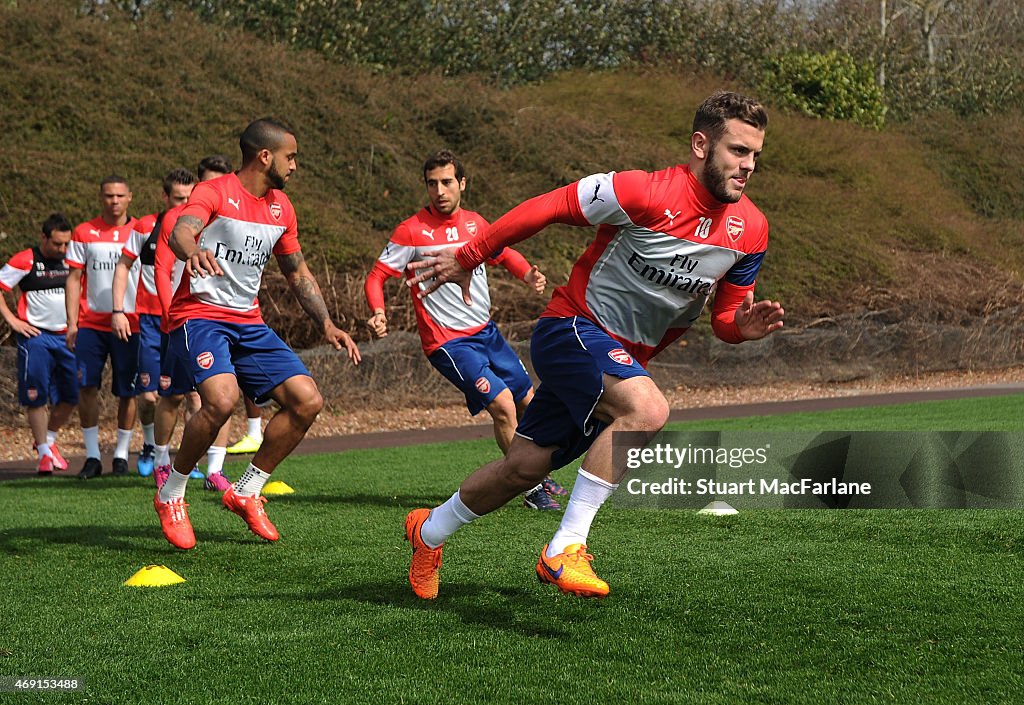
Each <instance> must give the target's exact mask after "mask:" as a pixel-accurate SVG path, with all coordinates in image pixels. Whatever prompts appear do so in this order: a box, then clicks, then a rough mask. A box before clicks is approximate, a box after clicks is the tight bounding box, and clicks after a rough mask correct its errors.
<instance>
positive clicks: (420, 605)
mask: <svg viewBox="0 0 1024 705" xmlns="http://www.w3.org/2000/svg"><path fill="white" fill-rule="evenodd" d="M265 597H266V598H267V599H272V600H277V599H279V598H281V599H289V600H294V599H295V597H296V596H295V594H289V595H267V596H265ZM305 599H307V600H310V601H314V602H320V601H323V602H335V601H338V600H351V601H353V602H358V603H362V604H365V605H372V606H376V607H382V608H387V609H394V608H400V609H411V610H417V611H424V612H449V613H451V614H454V615H455V616H456V617H458V618H459V619H460V620H461V621H462V622H463V623H464V624H473V625H478V626H482V627H487V628H491V629H500V630H502V631H509V632H515V633H517V634H521V635H523V636H527V637H543V638H546V639H564V638H565V637H567V636H569V635H571V634H572V633H574V632H575V631H576V628H574V627H573V626H572V625H567V626H565V627H563V626H561V625H559V624H557V623H556V621H557V620H556V619H553V618H552V615H551V614H549V613H548V610H547V608H546V607H545V602H546V600H543V599H542V596H541V595H538V593H537V592H536V591H534V590H529V589H527V588H521V587H507V586H505V587H499V586H495V585H493V584H488V585H484V584H480V583H452V584H448V585H442V586H441V594H440V595H439V596H438V598H437V599H436V600H421V599H420V598H418V597H416V596H415V595H414V594H413V593H412V591H411V589H410V587H409V585H408V583H406V582H405V581H404V580H388V581H369V582H363V583H358V584H353V585H346V586H344V587H341V588H339V589H337V590H322V591H320V592H316V593H307V594H306V595H305Z"/></svg>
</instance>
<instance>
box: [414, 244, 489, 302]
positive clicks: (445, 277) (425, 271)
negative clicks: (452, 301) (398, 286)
mask: <svg viewBox="0 0 1024 705" xmlns="http://www.w3.org/2000/svg"><path fill="white" fill-rule="evenodd" d="M409 269H410V271H412V272H415V273H416V276H415V277H413V278H412V279H406V280H405V283H406V284H407V285H408V286H409V287H410V288H412V287H414V286H418V285H419V284H423V285H424V287H425V288H423V289H422V290H421V291H420V292H419V293H418V294H416V296H417V297H418V298H420V299H422V298H424V297H425V296H429V295H430V294H432V293H434V292H435V291H437V290H438V289H439V288H441V285H442V284H444V283H446V282H452V283H453V284H458V285H459V288H461V289H462V300H463V301H465V302H466V305H467V306H472V305H473V299H472V297H471V296H470V295H469V282H470V279H471V278H472V277H473V272H467V271H466V270H465V269H463V268H462V265H461V264H459V261H458V260H457V259H455V250H435V251H433V252H424V253H423V259H421V260H419V261H417V262H410V263H409Z"/></svg>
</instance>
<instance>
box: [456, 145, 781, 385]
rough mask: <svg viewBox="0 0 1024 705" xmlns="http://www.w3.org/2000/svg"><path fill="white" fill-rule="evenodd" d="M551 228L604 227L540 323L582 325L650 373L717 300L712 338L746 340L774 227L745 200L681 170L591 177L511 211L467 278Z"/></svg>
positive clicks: (472, 255)
mask: <svg viewBox="0 0 1024 705" xmlns="http://www.w3.org/2000/svg"><path fill="white" fill-rule="evenodd" d="M552 223H565V224H568V225H581V226H586V225H597V226H599V227H598V230H597V237H596V238H595V239H594V241H593V242H592V243H591V244H590V246H589V247H588V248H587V250H586V252H584V253H583V256H582V257H580V258H579V260H577V262H576V264H575V265H574V266H573V269H572V274H571V275H570V277H569V283H568V284H567V285H566V286H562V287H559V288H558V289H556V290H555V292H554V295H553V296H552V299H551V303H550V304H549V305H548V308H547V310H546V311H545V312H544V314H543V316H547V317H552V316H555V317H561V316H576V315H581V316H585V317H586V318H589V319H590V320H592V321H594V322H595V323H596V324H598V325H599V326H601V327H602V328H603V329H604V330H605V331H607V332H608V333H609V334H610V335H611V336H612V337H613V338H615V339H616V340H618V341H620V342H621V343H622V344H623V347H624V348H625V349H626V350H627V351H628V352H629V353H630V354H632V355H633V357H635V358H636V359H637V360H638V361H639V362H640V363H641V364H644V365H646V364H647V362H648V361H650V359H651V358H652V357H654V356H655V355H656V354H658V352H660V351H661V350H663V349H664V348H665V347H666V346H667V345H669V344H670V343H672V341H674V340H676V339H677V338H679V336H681V335H682V334H683V333H685V332H686V330H687V329H688V328H689V327H690V326H691V325H692V324H693V323H694V321H696V320H697V318H698V317H699V316H700V313H701V311H702V310H703V308H704V305H705V304H706V303H707V300H708V298H709V297H710V296H711V295H712V293H715V307H714V311H713V315H712V326H713V328H714V331H715V333H716V334H717V335H718V337H719V338H721V339H722V340H725V341H726V342H733V343H735V342H740V340H742V336H741V335H740V334H739V331H738V329H737V328H736V324H735V320H734V319H735V311H736V309H737V308H738V307H739V305H740V303H741V302H742V301H743V297H744V295H745V294H746V292H747V291H750V290H752V289H753V288H754V281H755V279H756V277H757V272H758V270H759V269H760V266H761V261H762V260H763V258H764V255H765V251H766V250H767V248H768V221H767V219H766V218H765V217H764V214H762V213H761V211H760V210H758V208H757V207H756V206H755V205H754V204H753V203H752V202H751V201H750V199H748V198H747V197H746V196H743V197H741V198H740V200H739V201H738V202H737V203H730V204H726V203H721V202H719V201H718V200H716V199H715V198H714V197H713V196H712V195H711V194H710V193H709V192H708V191H707V189H705V188H704V186H703V185H701V183H700V182H699V181H698V180H697V178H696V177H695V176H694V175H693V174H692V173H691V172H690V169H689V167H688V166H683V165H680V166H675V167H671V168H668V169H664V170H662V171H657V172H653V173H649V172H643V171H625V172H621V173H615V172H611V173H608V174H594V175H592V176H588V177H585V178H583V179H581V180H579V181H578V182H576V183H574V184H569V185H568V186H566V187H564V188H560V189H556V190H555V191H551V192H550V193H547V194H544V195H542V196H537V197H536V198H532V199H530V200H528V201H526V202H525V203H522V204H520V205H519V206H517V207H515V208H513V209H512V210H511V211H509V212H508V213H507V214H505V215H504V216H502V217H501V218H499V219H498V220H497V221H495V223H494V224H493V226H492V227H491V231H490V233H489V234H488V235H487V237H486V238H484V239H483V240H482V241H476V242H473V243H470V244H469V245H467V246H466V247H464V248H462V249H461V250H459V251H458V252H457V253H456V257H457V259H458V261H459V263H460V264H461V265H462V266H463V268H465V269H470V268H472V267H475V266H477V265H478V264H479V262H481V261H482V258H483V257H484V256H486V255H485V252H486V251H487V250H488V249H490V248H495V247H502V246H506V245H510V244H513V243H515V242H518V241H520V240H522V239H525V238H527V237H529V236H530V235H532V234H534V233H536V232H538V231H539V230H540V229H541V228H543V227H545V226H547V225H550V224H552Z"/></svg>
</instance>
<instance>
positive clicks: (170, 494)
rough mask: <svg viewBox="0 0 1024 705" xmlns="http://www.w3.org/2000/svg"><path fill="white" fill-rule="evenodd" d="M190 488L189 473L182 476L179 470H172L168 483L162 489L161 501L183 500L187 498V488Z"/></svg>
mask: <svg viewBox="0 0 1024 705" xmlns="http://www.w3.org/2000/svg"><path fill="white" fill-rule="evenodd" d="M186 487H188V473H187V472H186V473H185V474H184V475H182V474H181V473H180V472H178V471H177V470H173V469H172V470H171V472H170V474H169V475H168V476H167V482H165V483H164V486H163V487H161V488H160V501H161V502H170V501H171V500H174V499H181V498H182V497H184V496H185V488H186Z"/></svg>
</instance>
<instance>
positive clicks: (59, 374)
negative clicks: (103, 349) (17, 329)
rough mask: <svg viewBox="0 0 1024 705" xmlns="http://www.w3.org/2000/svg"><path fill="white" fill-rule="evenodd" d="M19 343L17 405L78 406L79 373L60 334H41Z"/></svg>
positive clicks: (73, 356) (47, 332)
mask: <svg viewBox="0 0 1024 705" xmlns="http://www.w3.org/2000/svg"><path fill="white" fill-rule="evenodd" d="M15 340H16V341H17V343H18V402H19V403H20V404H21V405H22V406H29V407H36V406H46V405H47V404H58V403H60V402H67V403H68V404H77V403H78V369H77V365H76V363H75V354H74V353H73V352H71V351H70V350H68V346H67V340H66V339H65V336H64V334H63V333H51V332H50V331H45V330H44V331H41V332H40V333H39V335H37V336H35V337H32V338H25V337H23V336H20V335H15Z"/></svg>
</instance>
